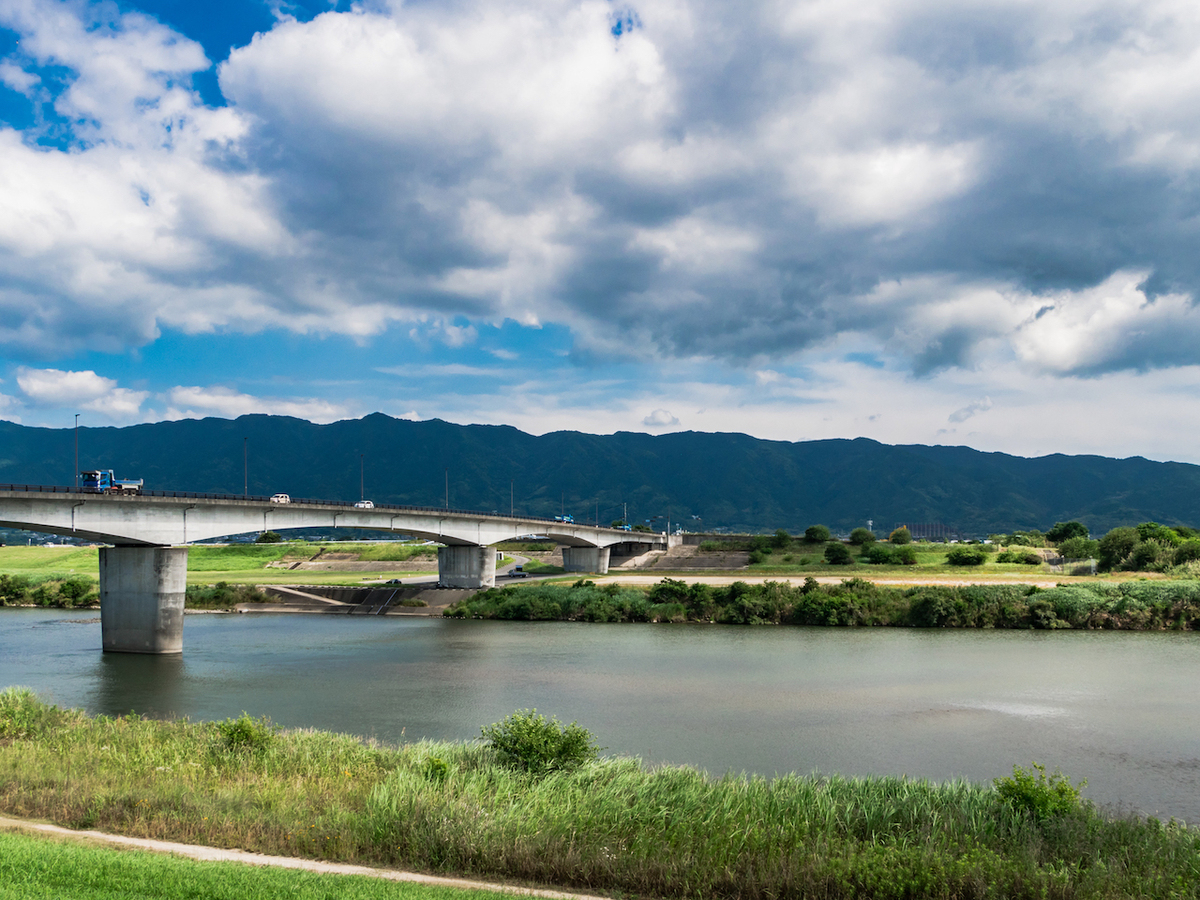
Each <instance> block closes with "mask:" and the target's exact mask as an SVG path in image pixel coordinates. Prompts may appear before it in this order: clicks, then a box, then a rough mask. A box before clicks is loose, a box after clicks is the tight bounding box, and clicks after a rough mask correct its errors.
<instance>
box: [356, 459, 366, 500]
mask: <svg viewBox="0 0 1200 900" xmlns="http://www.w3.org/2000/svg"><path fill="white" fill-rule="evenodd" d="M364 466H366V463H365V462H363V454H362V453H360V454H358V499H359V500H366V499H367V489H366V488H365V487H364V485H365V484H366V481H365V480H364V475H363V473H364V471H365V469H364Z"/></svg>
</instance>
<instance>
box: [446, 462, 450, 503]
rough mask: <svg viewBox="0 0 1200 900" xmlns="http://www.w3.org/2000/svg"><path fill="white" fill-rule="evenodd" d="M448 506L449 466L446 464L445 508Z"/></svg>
mask: <svg viewBox="0 0 1200 900" xmlns="http://www.w3.org/2000/svg"><path fill="white" fill-rule="evenodd" d="M449 508H450V467H449V466H446V509H449Z"/></svg>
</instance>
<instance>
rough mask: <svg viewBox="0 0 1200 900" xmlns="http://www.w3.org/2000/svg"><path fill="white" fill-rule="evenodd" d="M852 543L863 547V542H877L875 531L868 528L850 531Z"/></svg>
mask: <svg viewBox="0 0 1200 900" xmlns="http://www.w3.org/2000/svg"><path fill="white" fill-rule="evenodd" d="M850 543H851V544H853V545H854V546H855V547H861V546H862V545H863V544H873V543H875V532H873V531H869V530H867V529H866V528H855V529H854V530H853V531H852V532H850Z"/></svg>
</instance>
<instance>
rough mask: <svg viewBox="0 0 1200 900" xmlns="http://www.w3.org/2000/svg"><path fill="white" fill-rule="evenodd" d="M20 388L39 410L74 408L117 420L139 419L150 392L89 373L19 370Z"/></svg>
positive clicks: (57, 370) (89, 371)
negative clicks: (52, 407)
mask: <svg viewBox="0 0 1200 900" xmlns="http://www.w3.org/2000/svg"><path fill="white" fill-rule="evenodd" d="M17 386H18V387H19V388H20V389H21V391H22V392H23V393H24V394H25V396H26V397H27V398H28V399H29V400H30V401H31V402H32V403H33V404H35V405H37V406H59V407H62V406H67V407H70V406H74V407H76V408H78V409H83V410H88V411H89V412H98V413H101V414H103V415H105V416H108V417H109V418H111V419H115V420H128V419H133V418H136V417H137V416H138V415H139V414H140V412H141V409H142V403H144V402H145V400H146V398H147V397H149V396H150V392H149V391H135V390H130V389H129V388H123V387H118V386H117V382H116V381H114V380H113V379H111V378H105V377H103V376H102V375H97V374H96V373H95V372H93V371H91V370H90V369H89V370H87V371H83V372H66V371H62V370H60V369H30V368H27V367H21V368H19V369H18V370H17Z"/></svg>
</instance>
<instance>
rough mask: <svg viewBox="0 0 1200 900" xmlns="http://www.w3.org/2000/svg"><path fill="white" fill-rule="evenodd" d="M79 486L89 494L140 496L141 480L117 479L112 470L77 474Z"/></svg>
mask: <svg viewBox="0 0 1200 900" xmlns="http://www.w3.org/2000/svg"><path fill="white" fill-rule="evenodd" d="M79 476H80V477H79V486H80V488H82V489H83V490H84V491H87V492H88V493H89V494H140V493H141V492H142V484H143V479H141V478H136V479H134V478H117V477H116V476H114V475H113V470H112V469H97V470H95V471H92V472H80V473H79Z"/></svg>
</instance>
